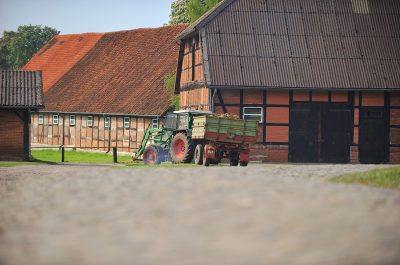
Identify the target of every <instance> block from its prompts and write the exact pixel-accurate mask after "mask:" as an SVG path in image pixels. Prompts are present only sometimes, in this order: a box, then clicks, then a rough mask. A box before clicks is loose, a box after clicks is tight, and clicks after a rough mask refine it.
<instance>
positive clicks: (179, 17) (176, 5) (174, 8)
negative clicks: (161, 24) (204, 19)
mask: <svg viewBox="0 0 400 265" xmlns="http://www.w3.org/2000/svg"><path fill="white" fill-rule="evenodd" d="M188 2H189V0H175V1H174V2H172V4H171V14H170V15H169V18H170V20H169V24H170V25H176V24H182V23H189V17H188V10H187V4H188Z"/></svg>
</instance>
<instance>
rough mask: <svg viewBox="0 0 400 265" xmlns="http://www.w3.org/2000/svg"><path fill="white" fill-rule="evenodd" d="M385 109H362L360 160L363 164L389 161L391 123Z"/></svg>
mask: <svg viewBox="0 0 400 265" xmlns="http://www.w3.org/2000/svg"><path fill="white" fill-rule="evenodd" d="M386 112H387V111H386V110H385V108H384V107H362V108H360V128H359V159H360V163H363V164H382V163H387V162H388V161H389V136H388V135H389V134H388V128H389V123H388V121H387V117H388V115H386Z"/></svg>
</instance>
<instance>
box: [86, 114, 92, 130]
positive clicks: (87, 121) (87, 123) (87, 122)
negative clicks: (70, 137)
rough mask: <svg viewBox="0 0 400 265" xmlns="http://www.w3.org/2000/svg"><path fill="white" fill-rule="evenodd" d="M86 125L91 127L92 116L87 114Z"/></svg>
mask: <svg viewBox="0 0 400 265" xmlns="http://www.w3.org/2000/svg"><path fill="white" fill-rule="evenodd" d="M89 118H91V119H89ZM89 120H90V122H91V124H90V125H89ZM86 127H89V128H92V127H93V116H91V115H90V116H87V117H86Z"/></svg>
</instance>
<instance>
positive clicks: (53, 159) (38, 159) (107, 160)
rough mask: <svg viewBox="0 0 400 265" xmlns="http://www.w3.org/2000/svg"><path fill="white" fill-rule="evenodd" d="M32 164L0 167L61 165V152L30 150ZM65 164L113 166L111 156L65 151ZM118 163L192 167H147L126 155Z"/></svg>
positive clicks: (138, 166)
mask: <svg viewBox="0 0 400 265" xmlns="http://www.w3.org/2000/svg"><path fill="white" fill-rule="evenodd" d="M32 156H33V162H1V161H0V167H16V166H29V165H41V164H61V150H49V149H47V150H32ZM65 163H72V164H113V156H112V154H104V153H91V152H79V151H70V150H68V151H67V150H65ZM118 163H119V164H123V165H125V166H126V168H143V167H193V166H195V165H194V164H179V165H177V164H172V163H162V164H161V165H155V166H149V165H144V164H143V161H135V162H133V161H132V158H131V157H130V156H128V155H120V156H118Z"/></svg>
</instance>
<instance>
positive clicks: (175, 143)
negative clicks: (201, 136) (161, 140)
mask: <svg viewBox="0 0 400 265" xmlns="http://www.w3.org/2000/svg"><path fill="white" fill-rule="evenodd" d="M170 153H171V158H172V161H173V162H174V163H177V164H181V163H190V162H192V160H193V155H194V144H193V141H192V140H191V139H189V138H188V137H187V136H186V135H185V134H183V133H177V134H176V135H175V136H174V137H173V138H172V141H171V149H170Z"/></svg>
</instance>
